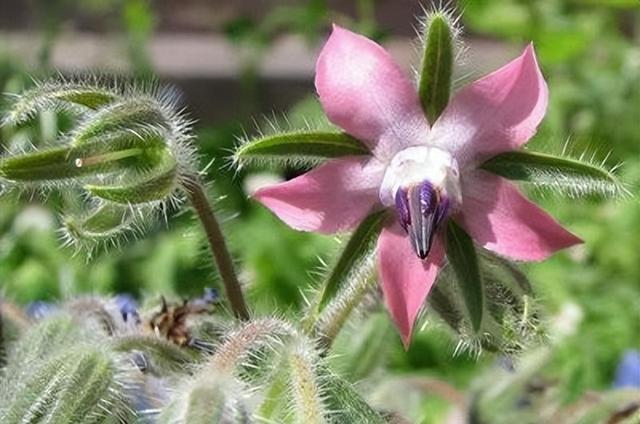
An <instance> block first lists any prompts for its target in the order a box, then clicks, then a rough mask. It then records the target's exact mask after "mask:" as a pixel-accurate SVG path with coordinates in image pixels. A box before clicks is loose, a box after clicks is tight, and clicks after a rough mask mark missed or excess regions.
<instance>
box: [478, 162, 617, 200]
mask: <svg viewBox="0 0 640 424" xmlns="http://www.w3.org/2000/svg"><path fill="white" fill-rule="evenodd" d="M482 168H483V169H486V170H487V171H491V172H493V173H494V174H497V175H500V176H502V177H505V178H508V179H510V180H516V181H523V182H526V183H531V184H534V185H535V186H538V187H542V188H549V189H552V190H555V191H558V192H561V193H565V194H568V195H569V196H602V197H624V196H626V195H628V191H627V189H626V188H625V187H624V184H623V183H622V182H621V181H620V180H619V179H618V178H617V177H616V176H615V175H614V174H613V173H612V172H611V171H609V170H607V169H606V168H604V167H603V166H601V165H595V164H592V163H588V162H583V161H580V160H576V159H571V158H565V157H560V156H552V155H547V154H544V153H536V152H529V151H516V152H506V153H501V154H499V155H497V156H495V157H493V158H491V159H489V160H488V161H487V162H485V163H484V164H483V165H482Z"/></svg>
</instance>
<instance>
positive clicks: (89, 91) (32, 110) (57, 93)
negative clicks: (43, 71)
mask: <svg viewBox="0 0 640 424" xmlns="http://www.w3.org/2000/svg"><path fill="white" fill-rule="evenodd" d="M116 99H117V96H116V94H114V93H113V92H112V91H110V90H107V89H104V88H101V87H99V86H97V85H92V84H78V83H68V82H64V81H60V82H57V81H56V82H50V83H44V84H40V85H38V86H36V87H34V88H32V89H30V90H28V91H26V92H25V93H23V94H22V95H21V96H20V97H19V98H18V100H17V101H16V102H15V103H14V104H13V105H11V106H10V108H9V110H8V111H7V114H6V116H5V118H4V120H3V122H2V124H9V123H11V124H19V123H22V122H24V121H26V120H28V119H29V118H31V117H33V116H34V115H35V114H36V113H38V112H40V111H43V110H45V109H55V108H63V109H64V108H65V107H67V108H68V107H69V106H74V105H75V106H80V107H85V108H88V109H92V110H96V109H98V108H100V107H102V106H105V105H107V104H109V103H111V102H113V101H115V100H116Z"/></svg>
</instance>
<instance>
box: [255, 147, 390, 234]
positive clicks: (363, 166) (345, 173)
mask: <svg viewBox="0 0 640 424" xmlns="http://www.w3.org/2000/svg"><path fill="white" fill-rule="evenodd" d="M383 173H384V167H383V166H382V164H381V163H379V162H378V161H377V160H375V159H370V160H369V159H360V158H354V157H350V158H349V157H347V158H342V159H336V160H331V161H329V162H327V163H325V164H324V165H321V166H319V167H318V168H316V169H314V170H312V171H309V172H307V173H306V174H303V175H301V176H299V177H297V178H294V179H292V180H290V181H287V182H284V183H281V184H276V185H273V186H269V187H264V188H262V189H260V190H258V191H256V193H255V194H254V197H255V199H256V200H258V201H259V202H260V203H262V204H263V205H264V206H266V207H267V208H269V209H271V211H273V212H274V213H275V214H276V215H278V217H279V218H280V219H282V220H283V221H284V222H286V223H287V224H288V225H289V226H291V227H293V228H295V229H297V230H302V231H317V232H321V233H325V234H332V233H336V232H339V231H346V230H350V229H353V228H354V227H355V226H356V225H357V224H358V223H359V222H360V221H361V220H362V219H363V218H365V217H366V216H367V214H368V213H369V212H370V210H371V209H372V208H373V207H374V206H375V205H376V204H377V203H378V201H379V200H378V199H379V197H378V188H379V186H380V182H381V181H382V176H383Z"/></svg>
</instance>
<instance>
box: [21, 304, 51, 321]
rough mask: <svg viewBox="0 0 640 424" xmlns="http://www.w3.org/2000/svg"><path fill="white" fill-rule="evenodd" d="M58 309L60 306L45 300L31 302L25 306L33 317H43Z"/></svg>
mask: <svg viewBox="0 0 640 424" xmlns="http://www.w3.org/2000/svg"><path fill="white" fill-rule="evenodd" d="M56 310H58V307H57V306H56V305H54V304H52V303H49V302H45V301H43V300H37V301H35V302H31V303H29V304H28V305H27V307H26V308H25V313H26V314H27V316H28V317H29V318H32V319H36V320H39V319H43V318H46V317H47V316H49V315H51V314H52V313H54V312H55V311H56Z"/></svg>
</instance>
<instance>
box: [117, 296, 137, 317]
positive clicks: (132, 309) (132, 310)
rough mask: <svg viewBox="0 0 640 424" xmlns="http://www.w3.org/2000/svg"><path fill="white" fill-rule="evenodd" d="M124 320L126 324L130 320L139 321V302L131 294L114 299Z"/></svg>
mask: <svg viewBox="0 0 640 424" xmlns="http://www.w3.org/2000/svg"><path fill="white" fill-rule="evenodd" d="M113 302H114V303H115V304H116V306H117V307H118V309H119V310H120V313H121V314H122V319H123V320H124V321H125V322H126V321H128V319H129V318H134V319H138V302H137V301H136V300H135V299H134V298H133V296H131V295H130V294H119V295H117V296H116V297H114V298H113Z"/></svg>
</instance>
